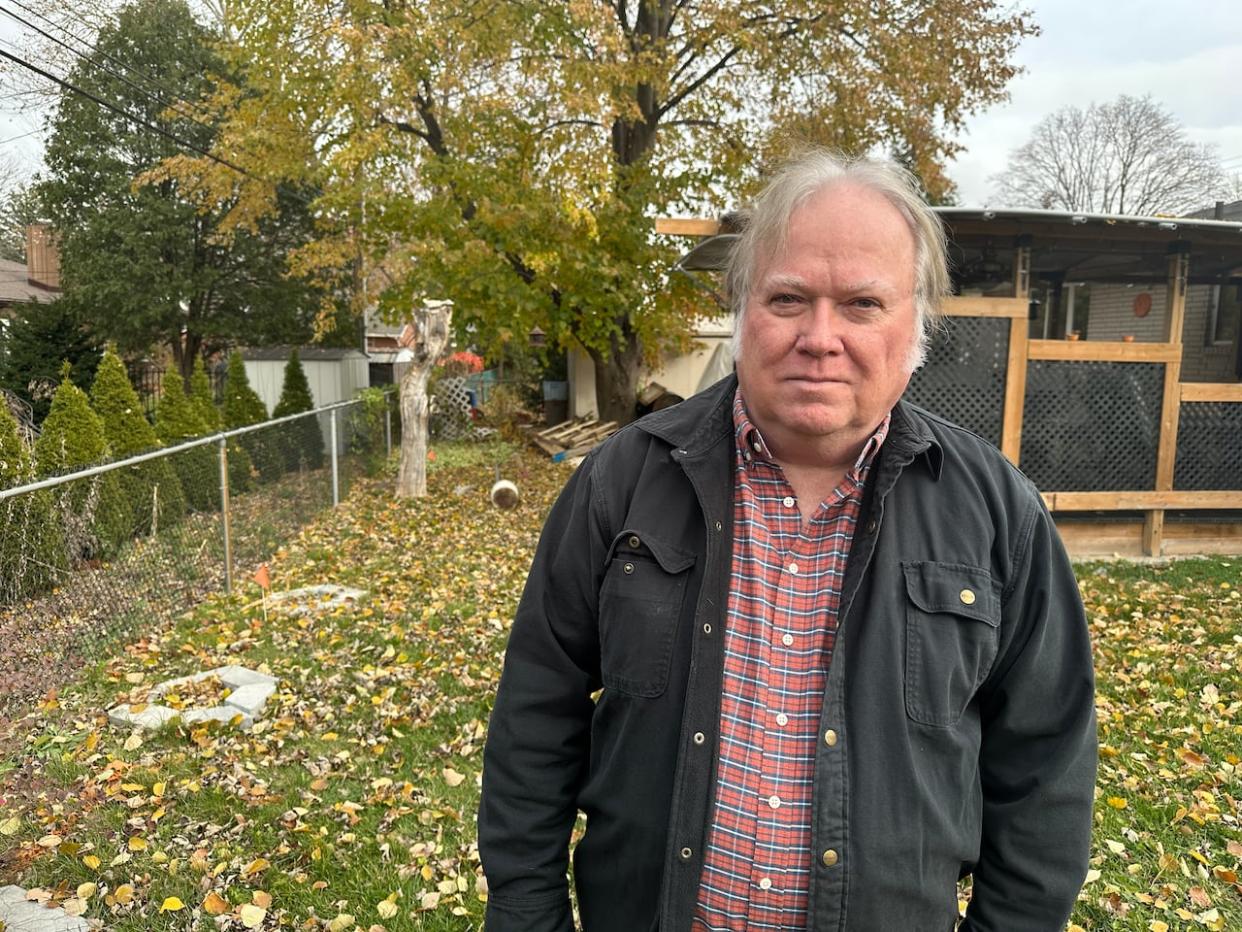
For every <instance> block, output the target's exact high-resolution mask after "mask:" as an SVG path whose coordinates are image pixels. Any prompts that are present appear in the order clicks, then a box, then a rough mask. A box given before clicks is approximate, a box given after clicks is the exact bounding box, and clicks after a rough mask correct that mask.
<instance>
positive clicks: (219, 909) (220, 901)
mask: <svg viewBox="0 0 1242 932" xmlns="http://www.w3.org/2000/svg"><path fill="white" fill-rule="evenodd" d="M228 911H229V902H228V900H226V899H225V898H224V897H222V896H221V895H220V894H219V893H217V892H216V891H215V890H212V891H211V892H210V893H208V894H207V895H206V896H205V897H203V912H205V913H206V914H207V915H209V916H223V915H224V914H225V913H227V912H228Z"/></svg>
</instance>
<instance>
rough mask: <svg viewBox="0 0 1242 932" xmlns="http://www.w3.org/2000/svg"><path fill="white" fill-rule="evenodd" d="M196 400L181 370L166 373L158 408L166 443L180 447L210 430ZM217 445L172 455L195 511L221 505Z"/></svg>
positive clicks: (157, 431) (158, 433) (161, 434)
mask: <svg viewBox="0 0 1242 932" xmlns="http://www.w3.org/2000/svg"><path fill="white" fill-rule="evenodd" d="M209 432H210V431H209V429H208V427H207V425H206V424H204V423H203V421H202V418H201V417H200V416H199V413H198V409H197V407H196V405H195V404H194V402H192V401H191V400H190V398H189V397H188V396H187V395H186V393H185V383H184V382H182V381H181V373H180V372H177V371H176V370H173V371H171V372H169V373H167V374H166V375H165V376H164V384H163V394H162V395H161V396H160V401H159V404H158V405H157V406H156V409H155V434H156V436H157V437H159V438H160V440H161V441H163V443H164V445H165V446H170V447H171V446H176V445H177V444H179V443H184V442H185V441H187V440H194V439H195V438H198V437H202V436H203V435H205V434H207V433H209ZM216 450H217V448H216V447H213V446H210V445H204V446H200V447H194V448H193V449H191V450H182V451H181V452H180V453H176V454H174V455H172V456H171V457H169V459H171V460H172V463H173V468H174V469H175V470H176V471H177V478H178V479H180V480H181V488H182V490H183V491H184V492H185V498H186V503H187V504H188V505H189V506H190V508H192V509H193V510H195V511H213V510H216V509H218V508H219V507H220V461H219V459H218V458H217V456H218V454H217V452H216Z"/></svg>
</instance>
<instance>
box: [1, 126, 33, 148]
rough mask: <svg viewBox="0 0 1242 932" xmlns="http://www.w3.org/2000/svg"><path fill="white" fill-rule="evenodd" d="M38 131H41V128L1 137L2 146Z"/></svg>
mask: <svg viewBox="0 0 1242 932" xmlns="http://www.w3.org/2000/svg"><path fill="white" fill-rule="evenodd" d="M37 132H39V130H37V129H32V130H31V131H30V132H28V133H22V134H21V135H20V136H10V137H9V138H8V139H0V146H3V145H6V144H7V143H10V142H17V140H19V139H25V138H26V137H27V136H33V135H34V134H35V133H37Z"/></svg>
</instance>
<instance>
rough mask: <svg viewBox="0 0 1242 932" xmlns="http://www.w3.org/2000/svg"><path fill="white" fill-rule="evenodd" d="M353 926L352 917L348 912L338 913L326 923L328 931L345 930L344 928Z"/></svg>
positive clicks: (341, 931)
mask: <svg viewBox="0 0 1242 932" xmlns="http://www.w3.org/2000/svg"><path fill="white" fill-rule="evenodd" d="M353 927H354V917H353V916H351V915H350V914H349V913H340V914H339V915H338V916H337V917H336V918H335V919H333V920H332V921H331V922H329V923H328V932H345V930H346V929H352V928H353Z"/></svg>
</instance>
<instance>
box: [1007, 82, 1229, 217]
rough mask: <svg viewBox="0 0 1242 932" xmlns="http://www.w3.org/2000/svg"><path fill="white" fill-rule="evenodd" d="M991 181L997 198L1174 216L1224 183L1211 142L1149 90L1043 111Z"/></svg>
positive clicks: (1205, 200) (1219, 191)
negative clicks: (1202, 141)
mask: <svg viewBox="0 0 1242 932" xmlns="http://www.w3.org/2000/svg"><path fill="white" fill-rule="evenodd" d="M992 180H993V181H994V183H995V184H996V185H997V187H996V193H995V195H994V197H995V198H996V199H997V201H999V202H1000V203H1002V204H1005V205H1009V206H1015V207H1041V208H1044V209H1046V210H1077V211H1086V212H1091V213H1103V214H1129V215H1133V216H1154V215H1158V214H1168V215H1181V214H1184V213H1187V212H1189V211H1191V210H1194V209H1196V208H1199V207H1203V206H1204V205H1205V204H1211V203H1212V202H1213V201H1214V200H1215V199H1216V198H1217V197H1220V196H1222V195H1224V193H1225V192H1226V189H1227V187H1228V179H1227V178H1226V177H1225V174H1224V172H1223V171H1222V169H1221V164H1220V160H1219V159H1218V157H1217V155H1216V152H1215V150H1214V149H1213V148H1212V147H1211V146H1206V145H1198V144H1196V143H1193V142H1191V141H1190V140H1189V139H1188V138H1187V137H1186V130H1185V129H1184V128H1183V127H1182V126H1181V125H1180V124H1179V123H1178V122H1177V120H1176V118H1175V117H1174V116H1173V114H1171V113H1170V112H1169V111H1168V110H1166V109H1165V108H1164V107H1162V106H1161V105H1160V104H1159V103H1157V102H1156V101H1155V100H1154V99H1152V97H1151V96H1146V97H1130V96H1128V95H1126V94H1122V95H1121V96H1120V97H1118V98H1117V99H1116V100H1114V101H1112V102H1110V103H1104V104H1095V103H1092V104H1090V105H1088V106H1087V108H1086V109H1082V108H1079V107H1075V106H1073V105H1070V106H1066V107H1062V108H1061V109H1060V110H1057V111H1056V112H1054V113H1052V114H1049V115H1048V116H1046V117H1044V119H1042V120H1041V121H1040V122H1039V123H1038V124H1037V125H1036V127H1035V131H1034V133H1033V134H1032V135H1031V138H1030V139H1029V140H1028V141H1027V142H1026V143H1025V144H1023V145H1022V146H1020V147H1019V148H1017V149H1015V150H1014V151H1013V153H1012V154H1011V155H1010V156H1009V167H1008V168H1006V169H1005V171H1004V172H1002V173H1001V174H999V175H997V176H995V177H994V178H993V179H992Z"/></svg>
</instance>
